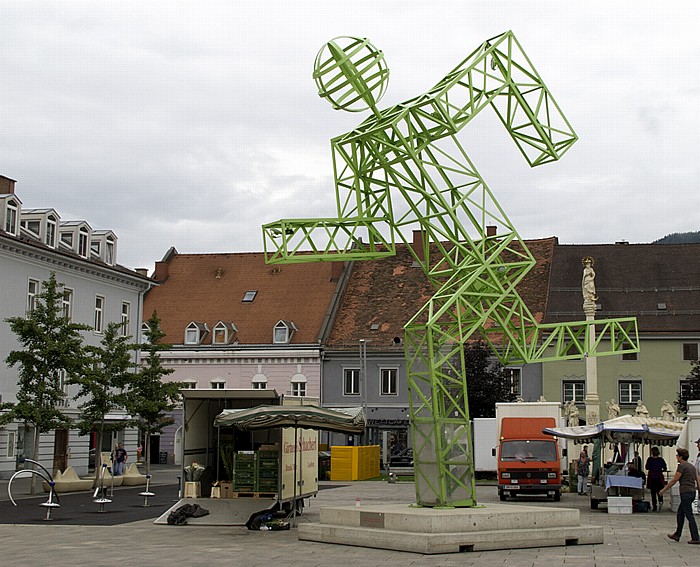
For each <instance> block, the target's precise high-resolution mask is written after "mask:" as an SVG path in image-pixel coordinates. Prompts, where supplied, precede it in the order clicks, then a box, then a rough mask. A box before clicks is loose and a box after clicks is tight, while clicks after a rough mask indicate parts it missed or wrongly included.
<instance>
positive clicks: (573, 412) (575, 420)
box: [566, 400, 580, 427]
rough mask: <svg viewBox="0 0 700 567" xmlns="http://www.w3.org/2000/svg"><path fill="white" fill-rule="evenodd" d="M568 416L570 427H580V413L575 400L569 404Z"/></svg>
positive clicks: (567, 408)
mask: <svg viewBox="0 0 700 567" xmlns="http://www.w3.org/2000/svg"><path fill="white" fill-rule="evenodd" d="M566 415H567V418H568V424H569V427H578V425H579V415H580V412H579V411H578V407H577V406H576V403H575V402H574V401H573V400H571V401H570V402H567V407H566Z"/></svg>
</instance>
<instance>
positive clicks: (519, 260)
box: [263, 32, 639, 507]
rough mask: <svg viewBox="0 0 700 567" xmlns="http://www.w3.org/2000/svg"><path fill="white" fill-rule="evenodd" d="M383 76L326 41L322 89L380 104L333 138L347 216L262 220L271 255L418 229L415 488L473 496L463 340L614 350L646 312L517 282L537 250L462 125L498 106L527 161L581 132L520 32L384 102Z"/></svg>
mask: <svg viewBox="0 0 700 567" xmlns="http://www.w3.org/2000/svg"><path fill="white" fill-rule="evenodd" d="M388 76H389V70H388V68H387V66H386V64H385V62H384V56H383V53H382V52H381V51H379V50H377V49H376V48H375V47H374V46H372V44H370V43H369V42H368V41H367V40H366V39H358V38H350V37H340V38H336V39H334V40H332V41H330V42H328V43H327V44H326V45H325V46H324V47H323V49H321V51H320V52H319V54H318V57H317V59H316V64H315V69H314V79H315V81H316V84H317V86H318V89H319V94H320V96H322V97H324V98H326V99H328V100H329V101H330V102H331V103H332V105H333V106H334V108H337V109H343V110H348V111H351V112H357V111H361V110H364V109H369V110H370V111H371V113H372V115H371V116H370V117H369V118H367V119H366V120H365V121H364V122H362V123H361V124H360V125H359V126H358V127H357V128H356V129H355V130H353V131H351V132H349V133H347V134H344V135H341V136H338V137H337V138H334V139H333V140H332V142H331V144H332V151H333V165H334V171H335V187H336V199H337V206H338V218H333V219H328V218H316V219H294V220H291V219H284V220H280V221H277V222H274V223H271V224H267V225H265V226H263V237H264V242H265V255H266V260H267V262H268V263H271V264H275V263H293V262H310V261H347V260H366V259H377V258H381V257H385V256H390V255H393V254H394V252H395V244H394V243H395V238H396V237H397V236H398V237H399V238H400V239H401V240H403V241H404V242H406V244H409V242H408V241H407V237H406V236H405V235H404V234H403V231H402V229H404V228H416V227H419V228H420V229H421V231H422V232H421V233H422V235H423V245H424V246H423V252H422V253H421V251H419V250H418V251H417V250H413V249H412V248H411V247H410V246H409V249H410V250H411V251H412V254H413V255H414V258H415V261H416V262H418V263H419V264H420V266H422V268H423V270H424V271H425V274H426V275H427V277H428V278H429V280H430V282H431V284H432V285H433V286H434V288H435V294H434V296H433V298H432V299H431V300H430V301H429V302H428V303H427V304H426V305H425V306H424V307H423V308H422V309H421V310H420V311H419V312H418V313H416V314H415V315H414V316H413V317H412V318H411V319H410V321H408V323H407V324H406V326H405V350H406V359H407V374H408V386H409V392H410V420H411V434H412V440H413V450H414V466H415V478H416V497H417V502H418V504H420V505H422V506H432V507H438V506H474V505H476V497H475V490H474V467H473V461H472V452H471V441H470V438H471V436H470V425H469V412H468V405H467V387H466V379H465V374H464V352H463V346H464V344H465V343H466V342H467V341H469V340H470V339H471V340H473V339H475V338H477V337H478V338H483V339H485V340H486V341H488V342H489V343H490V344H491V346H492V347H493V349H494V351H495V353H496V354H497V356H498V357H499V358H500V359H501V360H502V361H503V362H511V363H512V362H514V361H521V362H540V361H551V360H567V359H576V358H581V357H583V356H601V355H616V354H621V353H626V352H637V351H638V348H639V341H638V337H637V325H636V320H635V319H634V318H623V319H609V320H596V321H588V322H586V321H579V322H573V323H563V324H540V323H539V321H538V320H537V319H536V318H535V317H534V316H533V314H532V313H531V312H530V311H529V309H528V308H527V306H526V305H525V303H524V302H523V301H522V299H521V298H520V296H519V295H518V293H517V292H516V289H515V287H516V285H517V284H518V282H520V281H521V280H522V279H523V277H524V276H525V274H526V273H527V272H528V271H529V270H530V269H531V268H532V267H533V265H534V264H535V260H534V258H533V256H532V254H531V253H530V251H529V250H528V249H527V247H526V246H525V243H524V242H523V240H522V239H521V238H520V236H519V235H518V234H517V232H516V230H515V228H514V227H513V226H512V224H511V222H510V220H508V217H507V216H506V214H505V212H504V211H503V209H502V208H501V206H500V205H499V204H498V202H497V201H496V199H495V198H494V196H493V194H492V193H491V191H490V190H489V188H488V187H487V186H486V184H485V183H484V180H483V179H482V177H481V175H480V174H479V173H478V172H477V170H476V168H475V167H474V165H473V164H472V162H471V160H470V159H469V157H468V156H467V153H466V151H465V150H464V148H463V147H462V145H461V144H460V142H459V140H458V139H457V134H458V132H459V131H460V130H461V129H462V128H464V126H466V125H467V124H468V123H469V122H470V121H471V120H472V118H474V117H475V116H476V115H477V114H479V112H480V111H481V110H483V109H484V108H487V107H491V108H492V109H493V110H495V112H496V114H497V115H498V117H499V118H500V120H501V122H502V123H503V126H504V127H505V128H506V130H507V131H508V133H509V134H510V135H511V137H512V138H513V141H514V142H515V143H516V145H517V146H518V148H519V149H520V151H521V153H522V154H523V156H524V157H525V159H526V160H527V162H528V163H529V164H530V166H531V167H534V166H537V165H541V164H544V163H548V162H551V161H555V160H558V159H559V158H560V157H561V156H562V155H563V154H564V153H565V152H566V151H567V150H568V149H569V148H570V147H571V146H572V145H573V144H574V143H575V142H576V140H577V136H576V134H575V132H574V131H573V129H572V128H571V126H570V125H569V123H568V121H567V120H566V118H565V117H564V115H563V114H562V113H561V111H560V110H559V107H558V105H557V104H556V102H555V101H554V99H553V98H552V96H551V95H550V93H549V90H548V89H547V87H546V86H545V85H544V83H543V82H542V79H541V78H540V77H539V75H538V74H537V71H536V70H535V69H534V68H533V66H532V64H531V63H530V60H529V59H528V57H527V55H525V53H524V52H523V50H522V48H521V47H520V44H519V43H518V41H517V39H516V38H515V36H514V35H513V33H512V32H507V33H504V34H502V35H499V36H496V37H494V38H492V39H489V40H487V41H485V42H484V43H482V44H481V45H480V46H479V47H478V48H477V49H476V50H474V51H473V52H472V53H471V54H470V55H469V56H468V57H467V58H466V59H465V60H464V61H463V62H462V63H460V64H459V65H458V66H457V67H455V69H453V70H452V71H451V72H450V73H449V74H448V75H447V76H446V77H445V78H444V79H442V80H441V81H440V82H439V83H438V84H437V85H435V87H434V88H432V89H431V90H430V91H428V92H427V93H425V94H423V95H420V96H418V97H416V98H414V99H411V100H409V101H406V102H404V103H401V104H398V105H396V106H394V107H391V108H388V109H385V110H379V109H378V108H377V102H378V101H379V99H380V97H381V95H382V94H383V93H384V90H385V89H386V85H387V81H388ZM399 201H403V203H405V205H404V206H403V207H402V209H401V210H402V211H404V210H405V212H401V213H400V214H399V213H395V212H394V209H393V208H392V202H393V203H398V202H399ZM487 225H496V226H498V235H489V234H487V230H486V226H487ZM592 325H595V326H596V327H595V330H596V333H595V338H594V339H592V336H593V333H591V332H590V330H591V326H592Z"/></svg>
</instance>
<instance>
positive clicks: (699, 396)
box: [676, 360, 700, 413]
mask: <svg viewBox="0 0 700 567" xmlns="http://www.w3.org/2000/svg"><path fill="white" fill-rule="evenodd" d="M686 380H687V382H686V384H685V386H684V387H683V388H682V389H681V391H680V392H679V393H678V397H677V398H676V407H677V408H678V410H679V411H681V412H683V413H687V412H688V400H700V360H695V361H694V362H693V363H692V366H691V368H690V374H688V376H687V378H686Z"/></svg>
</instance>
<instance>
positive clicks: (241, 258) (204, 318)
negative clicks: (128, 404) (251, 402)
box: [144, 253, 339, 345]
mask: <svg viewBox="0 0 700 567" xmlns="http://www.w3.org/2000/svg"><path fill="white" fill-rule="evenodd" d="M159 264H160V265H159V266H158V267H157V270H156V271H157V273H160V274H164V273H167V279H165V281H164V282H162V284H161V285H160V286H159V287H156V288H154V289H152V290H151V291H150V292H149V293H148V294H147V295H146V297H145V299H144V320H147V319H148V318H149V317H150V315H151V313H152V312H153V309H156V310H157V312H158V316H159V317H160V319H161V326H162V329H163V331H164V332H165V333H166V335H167V336H166V337H165V338H164V339H163V342H164V343H168V344H183V342H184V334H185V327H186V326H187V325H188V324H189V323H191V322H192V321H196V322H198V323H206V324H207V325H208V327H209V330H210V334H209V335H208V336H207V337H206V338H205V340H204V343H203V344H208V345H211V332H213V330H214V326H215V325H216V324H217V323H218V322H219V321H224V322H233V323H234V324H235V326H236V328H237V329H238V332H237V333H236V335H235V338H236V339H237V340H238V342H239V344H243V345H252V344H268V345H269V344H272V342H273V341H272V335H273V328H274V326H275V325H276V324H277V322H278V321H280V320H285V321H291V322H293V323H294V325H296V328H297V331H296V332H295V333H294V336H293V337H292V340H291V344H315V343H317V342H318V341H319V337H320V334H321V330H322V326H323V322H324V320H325V317H326V315H327V313H328V310H329V306H330V304H331V299H332V298H333V294H334V292H335V291H336V287H337V274H338V272H339V270H338V268H339V266H335V267H334V265H333V263H330V262H324V263H309V264H291V265H285V266H268V265H266V264H265V262H264V255H263V254H262V253H252V254H248V253H247V254H177V253H174V254H169V255H168V257H167V259H166V260H165V261H164V262H160V263H159ZM334 276H336V277H334ZM246 291H257V294H256V296H255V299H254V301H252V302H246V303H244V302H243V301H242V300H243V296H244V295H245V293H246Z"/></svg>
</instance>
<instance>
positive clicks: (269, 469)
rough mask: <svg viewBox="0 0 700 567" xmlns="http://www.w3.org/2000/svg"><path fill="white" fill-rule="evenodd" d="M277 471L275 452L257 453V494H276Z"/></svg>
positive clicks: (277, 459) (277, 461)
mask: <svg viewBox="0 0 700 567" xmlns="http://www.w3.org/2000/svg"><path fill="white" fill-rule="evenodd" d="M278 471H279V453H278V452H277V451H265V450H262V449H261V450H260V451H258V469H257V484H256V491H257V492H277V480H278V479H277V474H278Z"/></svg>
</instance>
